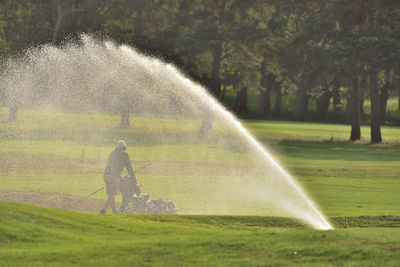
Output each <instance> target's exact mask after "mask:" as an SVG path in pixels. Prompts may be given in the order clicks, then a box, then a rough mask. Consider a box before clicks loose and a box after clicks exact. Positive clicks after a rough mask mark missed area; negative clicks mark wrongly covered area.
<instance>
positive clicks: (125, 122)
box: [119, 107, 131, 129]
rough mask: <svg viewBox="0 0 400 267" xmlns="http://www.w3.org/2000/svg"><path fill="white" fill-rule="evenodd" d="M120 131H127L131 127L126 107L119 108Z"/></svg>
mask: <svg viewBox="0 0 400 267" xmlns="http://www.w3.org/2000/svg"><path fill="white" fill-rule="evenodd" d="M119 127H120V128H121V129H129V128H130V127H131V120H130V109H129V108H127V107H123V108H121V124H120V126H119Z"/></svg>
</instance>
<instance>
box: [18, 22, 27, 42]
mask: <svg viewBox="0 0 400 267" xmlns="http://www.w3.org/2000/svg"><path fill="white" fill-rule="evenodd" d="M27 21H28V17H27V15H22V17H21V20H20V23H19V29H18V47H19V49H21V50H22V49H24V47H25V44H26V25H27Z"/></svg>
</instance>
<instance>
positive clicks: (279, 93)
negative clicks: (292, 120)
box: [274, 83, 282, 116]
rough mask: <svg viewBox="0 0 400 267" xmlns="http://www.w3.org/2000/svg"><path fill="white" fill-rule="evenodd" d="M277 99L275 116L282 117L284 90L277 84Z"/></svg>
mask: <svg viewBox="0 0 400 267" xmlns="http://www.w3.org/2000/svg"><path fill="white" fill-rule="evenodd" d="M275 92H276V98H275V107H274V115H275V116H279V115H281V107H282V90H281V86H280V84H279V83H276V86H275Z"/></svg>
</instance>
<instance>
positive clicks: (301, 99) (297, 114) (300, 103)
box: [294, 86, 307, 120]
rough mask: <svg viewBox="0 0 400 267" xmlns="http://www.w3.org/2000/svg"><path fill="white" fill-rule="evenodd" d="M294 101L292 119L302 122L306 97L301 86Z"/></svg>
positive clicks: (305, 107)
mask: <svg viewBox="0 0 400 267" xmlns="http://www.w3.org/2000/svg"><path fill="white" fill-rule="evenodd" d="M295 96H296V100H295V106H294V118H295V119H296V120H304V118H305V115H306V109H307V95H306V90H305V88H304V87H303V86H301V87H299V88H298V89H297V91H296V95H295Z"/></svg>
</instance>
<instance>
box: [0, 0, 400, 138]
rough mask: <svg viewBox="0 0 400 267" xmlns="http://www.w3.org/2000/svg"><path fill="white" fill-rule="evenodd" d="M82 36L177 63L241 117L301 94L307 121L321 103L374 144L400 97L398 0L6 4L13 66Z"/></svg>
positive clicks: (296, 104)
mask: <svg viewBox="0 0 400 267" xmlns="http://www.w3.org/2000/svg"><path fill="white" fill-rule="evenodd" d="M82 32H84V33H91V34H95V35H97V36H100V37H102V38H109V39H113V40H116V41H117V42H123V43H127V44H130V45H133V46H134V47H136V48H138V49H139V50H140V51H142V52H144V53H146V54H150V55H154V56H157V57H161V58H163V59H164V60H165V61H168V62H173V63H174V64H175V65H177V66H178V67H180V68H181V69H182V70H183V71H184V72H185V73H186V74H187V75H188V76H190V77H191V78H192V79H194V80H196V81H198V82H200V83H201V84H203V85H205V86H206V87H207V88H209V90H210V92H211V93H212V94H213V95H214V96H215V97H217V98H219V99H220V101H221V102H224V103H225V104H226V103H228V102H229V101H227V98H229V96H231V95H232V91H234V92H235V95H234V96H235V100H234V101H233V102H232V101H231V102H229V103H231V106H230V107H229V108H231V109H232V110H233V111H234V112H235V113H237V114H239V115H246V114H251V115H254V116H259V117H261V118H263V117H274V116H276V117H279V116H281V114H282V109H283V103H284V102H283V98H284V97H287V96H288V95H291V96H292V98H293V99H294V101H292V102H290V103H292V105H293V106H292V107H290V108H288V107H285V109H286V110H290V111H291V116H292V117H293V118H294V119H296V120H304V119H305V118H307V112H308V110H309V106H308V104H309V103H310V102H311V101H310V100H312V101H314V103H315V104H316V108H315V112H316V114H317V115H318V117H319V118H320V119H322V120H324V119H326V118H327V116H332V113H335V114H336V115H334V116H336V117H338V116H339V117H341V118H343V120H347V121H349V122H351V124H352V130H351V137H350V139H351V140H359V139H360V121H361V120H362V119H363V118H365V120H366V121H370V123H371V141H372V142H381V140H382V137H381V133H380V125H382V124H385V123H387V119H388V118H387V116H386V110H387V108H386V106H387V103H388V100H389V98H391V99H393V98H397V99H399V98H400V64H399V63H400V1H397V0H280V1H275V0H246V1H243V0H102V1H98V0H4V1H1V2H0V51H1V53H2V55H3V57H4V58H7V57H8V56H10V55H15V54H18V53H20V52H22V51H24V50H25V49H26V48H27V47H30V46H32V45H40V44H43V43H54V44H60V43H62V42H63V41H65V40H66V39H68V40H71V39H72V40H74V39H75V38H77V37H78V36H79V34H80V33H82ZM249 95H252V96H254V95H256V96H257V97H256V98H254V97H251V98H250V97H249ZM249 99H251V100H252V101H256V103H255V104H252V105H249ZM364 101H368V102H369V103H370V112H369V114H364V113H365V112H364V110H363V106H364V105H363V103H364ZM286 105H287V103H286ZM249 106H254V107H255V109H254V110H249ZM399 106H400V99H399V104H398V107H397V109H399ZM328 110H330V113H329V112H328Z"/></svg>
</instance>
